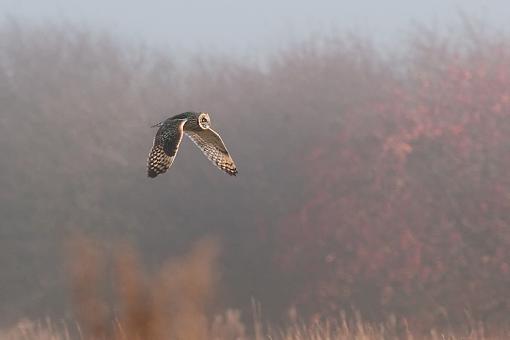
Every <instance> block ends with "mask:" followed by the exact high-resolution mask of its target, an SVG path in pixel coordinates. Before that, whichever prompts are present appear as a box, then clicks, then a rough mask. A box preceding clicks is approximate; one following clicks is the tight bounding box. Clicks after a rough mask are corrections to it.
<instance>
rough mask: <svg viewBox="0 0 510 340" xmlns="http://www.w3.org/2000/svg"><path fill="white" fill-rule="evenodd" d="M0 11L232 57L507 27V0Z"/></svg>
mask: <svg viewBox="0 0 510 340" xmlns="http://www.w3.org/2000/svg"><path fill="white" fill-rule="evenodd" d="M0 11H1V12H2V13H3V14H5V15H12V16H15V17H21V18H25V19H28V20H37V21H41V20H46V21H54V20H55V19H59V20H65V21H69V22H77V23H80V24H85V25H87V26H91V27H97V28H102V29H107V30H109V31H112V32H114V33H116V34H119V35H122V36H126V37H128V38H131V37H132V38H134V39H135V40H141V39H143V40H147V41H149V42H151V43H157V44H163V45H169V46H171V47H179V48H185V49H192V50H194V49H197V48H201V49H211V50H213V51H214V50H225V51H238V52H249V51H250V50H258V51H261V50H264V49H267V48H270V47H273V46H275V45H277V44H278V43H280V42H281V41H286V40H289V39H292V40H299V39H300V38H301V37H302V36H306V35H307V34H308V33H310V32H317V31H331V30H346V29H347V30H351V31H356V32H361V33H363V34H368V35H371V36H374V37H376V38H377V39H381V40H382V41H386V40H388V39H389V40H390V41H391V39H392V38H393V37H395V36H398V33H399V32H403V31H405V30H406V29H407V28H409V23H413V22H422V23H423V22H425V23H428V24H431V25H435V26H438V27H445V26H447V25H448V24H451V23H454V22H455V21H457V22H458V18H459V16H458V13H459V12H464V13H467V14H474V15H476V16H478V17H480V18H482V19H485V21H486V22H488V23H490V24H491V25H493V26H496V27H500V28H502V29H503V28H504V29H508V28H509V27H510V0H427V1H425V0H387V1H384V0H370V1H369V0H357V1H354V0H349V1H347V0H323V1H321V0H316V1H304V0H280V1H271V0H258V1H245V0H214V1H198V0H188V1H171V0H167V1H164V0H152V1H151V0H147V1H141V0H140V1H134V0H109V1H108V0H88V1H85V0H0Z"/></svg>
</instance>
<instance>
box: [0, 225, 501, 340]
mask: <svg viewBox="0 0 510 340" xmlns="http://www.w3.org/2000/svg"><path fill="white" fill-rule="evenodd" d="M113 249H114V250H113V252H112V253H109V252H108V251H107V249H106V247H105V246H104V245H103V244H102V243H101V242H99V241H98V240H95V239H92V238H88V237H85V236H83V235H75V236H73V238H72V239H71V240H70V241H69V242H68V243H67V251H68V266H67V268H68V274H69V279H70V280H69V281H70V284H71V288H72V289H71V294H72V300H73V305H74V313H75V318H76V322H74V323H69V322H67V323H58V322H55V321H52V320H50V319H47V320H44V321H38V322H37V321H30V320H27V319H23V320H21V321H19V322H18V323H17V324H16V325H15V326H13V327H12V328H10V329H7V330H5V331H3V332H0V339H1V340H4V339H5V340H32V339H42V340H46V339H47V340H71V339H79V340H92V339H94V340H96V339H97V340H100V339H113V340H146V339H150V340H160V339H161V340H163V339H165V340H169V339H170V340H251V339H253V340H263V339H268V340H336V339H338V340H340V339H359V340H374V339H424V338H427V339H452V340H454V339H505V338H508V336H510V332H501V334H497V335H494V334H492V335H490V336H489V335H487V334H485V332H484V327H483V325H481V324H478V323H476V322H473V323H472V324H470V325H467V326H466V327H465V330H459V331H457V332H454V331H449V332H440V331H436V330H430V331H429V332H428V333H420V334H417V333H413V332H412V331H411V330H410V329H409V327H408V325H407V323H406V321H405V319H402V320H397V318H396V317H395V316H389V317H388V318H387V321H386V322H384V323H371V322H367V321H365V320H363V318H362V317H361V316H360V315H359V314H357V315H356V317H355V318H354V319H348V318H347V317H346V314H344V313H341V314H340V315H339V317H338V318H337V319H321V318H320V317H317V318H315V319H313V320H311V321H304V320H302V319H300V318H299V315H298V313H297V311H296V310H295V309H292V310H290V311H289V315H288V321H287V323H286V325H284V326H274V325H271V324H269V323H266V322H265V321H264V320H263V312H262V308H261V306H260V305H259V304H258V303H256V302H253V303H252V305H253V308H252V318H251V320H250V321H247V320H246V319H243V318H242V315H241V312H239V311H238V310H231V309H228V310H226V311H225V312H224V313H217V312H216V313H215V311H214V308H211V307H212V305H213V303H212V302H213V301H214V295H215V291H216V287H217V286H218V278H219V276H220V274H219V270H218V265H217V258H218V254H219V250H220V248H219V244H218V241H217V240H215V239H203V240H200V241H198V242H196V243H195V244H194V245H193V247H192V248H191V249H190V250H189V252H187V253H186V254H184V255H182V256H181V257H179V258H173V259H169V260H167V261H166V262H165V263H164V264H163V265H162V266H161V268H160V269H159V270H157V271H155V272H148V271H147V270H146V268H144V265H143V264H142V259H141V256H140V255H139V254H138V252H137V251H136V249H135V248H134V247H133V246H132V245H130V244H129V243H127V242H125V243H123V244H120V245H118V246H115V247H113ZM109 254H110V255H111V256H109ZM109 291H111V292H110V293H113V294H111V295H113V299H112V298H111V297H109V294H108V293H109ZM246 322H250V323H249V325H248V326H246Z"/></svg>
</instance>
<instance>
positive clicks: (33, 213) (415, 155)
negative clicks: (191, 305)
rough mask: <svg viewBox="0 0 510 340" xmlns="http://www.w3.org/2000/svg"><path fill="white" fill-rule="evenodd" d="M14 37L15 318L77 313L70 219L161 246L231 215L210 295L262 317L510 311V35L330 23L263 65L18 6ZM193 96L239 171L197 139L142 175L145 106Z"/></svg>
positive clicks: (3, 135)
mask: <svg viewBox="0 0 510 340" xmlns="http://www.w3.org/2000/svg"><path fill="white" fill-rule="evenodd" d="M0 46H1V48H0V103H1V105H0V154H1V155H2V157H1V160H0V169H1V171H0V187H1V188H2V190H0V216H1V220H0V235H1V237H0V243H1V244H0V263H1V268H2V270H1V271H0V301H2V304H1V305H0V319H1V321H2V322H10V321H14V320H16V319H17V318H19V317H22V316H41V315H47V314H54V315H62V313H64V314H65V313H67V311H68V310H69V308H68V306H67V300H66V296H67V294H66V293H65V291H66V289H67V288H66V287H67V286H66V273H65V272H64V270H63V268H64V267H63V257H64V255H63V252H62V244H63V243H64V241H65V239H66V237H67V236H68V235H69V233H71V232H72V231H74V230H80V231H84V232H85V233H89V234H90V235H95V236H96V237H100V238H101V239H103V240H104V241H105V242H107V243H108V242H112V243H113V242H114V241H116V240H119V239H127V240H130V241H132V242H134V243H135V244H136V245H137V246H138V247H139V248H140V249H141V251H142V253H143V256H144V260H145V261H146V263H145V265H146V267H147V268H155V267H156V266H158V265H159V264H160V263H161V261H162V260H163V259H165V258H167V257H168V256H170V255H173V254H178V253H181V252H183V251H185V250H186V249H187V247H188V246H189V245H190V244H191V243H192V242H193V241H195V240H196V239H197V238H199V237H201V236H203V235H215V236H219V237H220V238H221V239H222V241H223V247H222V249H223V252H222V253H221V257H220V263H221V268H220V269H221V273H222V284H223V289H222V291H221V292H220V298H219V299H218V300H220V301H221V302H222V303H223V304H224V305H227V306H228V305H230V306H247V305H249V303H250V299H251V297H254V298H256V299H258V300H260V301H261V303H262V305H263V307H264V310H265V311H266V312H265V314H266V315H269V316H270V317H271V316H273V317H276V316H279V315H281V314H282V312H283V311H284V310H285V309H286V308H287V307H289V306H291V305H295V306H298V307H299V308H298V310H301V311H303V312H304V313H308V312H313V311H319V312H321V313H323V314H327V313H337V312H338V311H339V310H347V311H351V310H360V311H361V313H362V314H363V315H364V316H365V317H367V318H370V319H374V320H378V319H381V318H383V317H384V315H385V314H386V313H388V312H391V313H396V314H398V315H405V316H407V317H409V319H410V320H412V321H413V320H416V322H417V323H418V322H420V323H437V322H448V323H449V322H455V321H457V320H461V319H462V318H465V317H466V315H467V314H469V316H473V317H474V318H480V319H486V320H491V321H492V320H495V321H502V320H500V319H501V318H503V321H504V318H505V317H506V316H505V315H510V314H508V313H506V314H505V313H502V311H506V312H508V309H509V308H510V305H509V303H510V301H509V299H510V291H509V290H508V289H507V287H508V285H509V284H510V267H509V266H510V253H509V249H510V247H509V243H510V214H509V213H508V212H509V211H510V180H509V178H508V175H507V174H508V173H509V170H510V157H509V156H510V137H509V136H510V43H509V40H508V36H505V35H498V34H495V33H494V32H484V31H483V30H482V29H477V28H473V27H471V26H466V27H464V28H462V29H461V30H459V32H458V34H456V35H453V34H452V35H446V34H438V33H434V32H430V31H427V30H426V29H417V30H415V31H414V33H413V34H411V36H410V37H409V39H408V40H406V41H405V42H404V43H403V44H402V52H401V53H398V54H395V55H390V54H389V53H387V52H386V51H383V50H381V49H378V48H375V47H374V46H373V45H372V44H371V43H370V42H369V41H366V40H365V39H361V38H358V37H344V36H337V37H324V38H320V39H314V40H308V41H304V42H303V43H301V44H297V45H294V46H291V47H288V48H286V49H282V50H280V51H277V52H275V53H274V54H273V55H271V56H269V57H268V58H267V60H265V62H264V65H263V67H260V66H257V65H253V64H250V63H249V62H242V61H239V60H235V59H233V58H228V57H223V58H220V57H214V56H209V55H205V56H203V55H198V56H190V59H189V60H188V61H186V62H185V63H183V62H176V61H175V58H174V57H173V56H172V53H171V52H168V51H164V50H158V49H155V48H150V47H147V46H144V45H136V44H128V43H123V42H121V41H119V40H118V39H115V38H112V37H111V36H109V35H108V34H100V33H91V32H88V31H86V30H81V29H78V28H74V27H69V26H67V25H41V26H30V25H26V24H23V23H21V22H18V21H11V22H4V23H3V24H2V26H1V27H0ZM187 110H200V111H209V112H211V113H212V124H213V127H216V128H218V130H220V131H221V133H222V136H223V138H224V140H225V142H226V143H227V145H229V150H230V152H231V153H232V155H233V157H234V159H235V160H236V163H237V164H238V166H239V171H240V174H239V176H238V177H237V178H229V177H228V176H225V175H224V174H223V173H221V172H220V171H216V170H215V169H213V168H211V166H210V164H208V161H207V160H206V159H205V158H204V157H203V156H202V155H201V154H200V152H197V151H196V150H195V149H194V148H195V147H194V146H193V145H192V143H190V142H189V141H184V143H183V144H182V145H181V150H180V152H179V154H178V156H177V158H178V159H177V161H176V162H175V164H174V165H173V166H172V168H171V170H170V171H169V173H168V174H166V175H165V176H160V177H158V178H157V179H156V180H151V179H149V178H147V177H146V170H145V165H146V164H145V162H146V157H147V153H148V151H149V149H150V147H151V145H152V138H153V135H154V133H155V131H154V130H152V129H150V128H149V126H150V125H152V124H153V123H155V122H158V121H160V120H162V119H163V118H165V117H166V116H169V115H172V114H175V113H180V112H184V111H187ZM506 318H507V317H506Z"/></svg>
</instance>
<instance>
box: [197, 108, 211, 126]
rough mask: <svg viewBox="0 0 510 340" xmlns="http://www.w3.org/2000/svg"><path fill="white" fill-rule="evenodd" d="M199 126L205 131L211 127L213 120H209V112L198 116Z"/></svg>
mask: <svg viewBox="0 0 510 340" xmlns="http://www.w3.org/2000/svg"><path fill="white" fill-rule="evenodd" d="M198 125H199V126H200V127H201V128H202V129H204V130H206V129H209V127H211V118H209V114H208V113H207V112H200V114H199V115H198Z"/></svg>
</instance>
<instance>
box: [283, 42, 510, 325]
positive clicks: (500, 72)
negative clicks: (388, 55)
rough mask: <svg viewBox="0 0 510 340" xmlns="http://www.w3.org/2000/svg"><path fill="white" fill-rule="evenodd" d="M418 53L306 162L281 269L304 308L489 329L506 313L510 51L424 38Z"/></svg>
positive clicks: (287, 223) (502, 45) (497, 45)
mask: <svg viewBox="0 0 510 340" xmlns="http://www.w3.org/2000/svg"><path fill="white" fill-rule="evenodd" d="M411 53H412V54H410V58H409V60H410V62H409V64H408V66H407V67H406V69H405V72H403V73H402V74H401V78H400V80H399V81H398V82H397V81H396V82H395V83H394V84H389V83H388V81H387V79H386V80H385V81H384V83H381V84H380V87H381V91H380V92H381V93H380V95H379V96H378V98H377V99H376V100H373V101H367V102H365V103H364V104H362V105H361V106H357V107H356V108H354V109H351V110H347V111H346V112H344V113H343V116H342V122H343V126H342V128H341V129H340V130H339V131H338V132H337V134H336V136H334V137H333V138H330V139H329V140H326V141H322V142H321V143H320V145H318V146H317V147H316V148H315V149H313V150H311V151H310V152H309V154H308V156H307V157H308V158H307V160H309V162H307V164H309V166H308V168H307V169H306V171H307V173H308V174H309V176H310V181H309V188H308V189H309V191H310V192H311V193H312V195H311V196H310V199H309V200H308V201H307V202H305V203H304V204H303V205H302V207H301V208H300V209H299V210H298V211H296V212H295V213H293V214H291V215H290V216H288V217H287V218H286V219H285V220H284V221H283V222H282V225H281V228H280V232H281V235H282V237H281V239H282V240H285V244H284V245H282V249H284V250H283V251H282V252H281V254H280V257H279V263H280V265H281V266H283V267H284V268H286V269H288V270H290V272H291V273H292V275H293V276H294V277H295V278H296V280H297V281H298V282H307V285H306V286H305V285H298V287H297V289H296V297H297V301H299V302H301V303H303V304H305V305H316V304H317V303H320V304H321V305H322V306H329V309H330V311H336V310H337V309H340V308H342V309H349V308H350V307H351V306H355V308H358V309H360V310H361V312H362V313H363V314H364V315H366V316H369V317H373V318H378V317H381V316H382V314H381V312H383V311H385V312H387V311H391V312H395V313H397V314H399V315H405V316H407V317H408V318H410V319H411V320H413V318H420V320H421V321H425V322H427V321H430V322H437V321H438V320H443V321H448V322H454V321H456V320H459V319H461V318H464V317H466V315H467V313H469V314H470V315H471V316H473V317H475V318H480V319H484V320H491V321H492V320H493V316H494V315H495V314H494V313H495V312H496V311H499V312H500V311H501V310H507V311H508V310H510V290H508V287H510V271H509V264H510V214H509V211H510V180H509V176H508V173H509V171H510V44H509V43H507V41H506V40H504V39H503V38H497V39H492V40H491V39H488V38H487V37H479V36H477V35H476V34H474V35H473V36H470V37H468V39H465V40H464V41H463V43H462V44H458V45H454V43H453V40H451V39H439V38H438V37H437V36H435V35H426V34H424V38H422V39H416V40H415V41H414V43H413V45H412V48H411ZM374 81H376V82H377V81H378V80H377V79H374ZM289 240H290V241H289ZM301 277H307V278H308V280H301V279H300V278H301ZM502 315H504V313H498V317H501V316H502ZM507 315H508V313H507Z"/></svg>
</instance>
